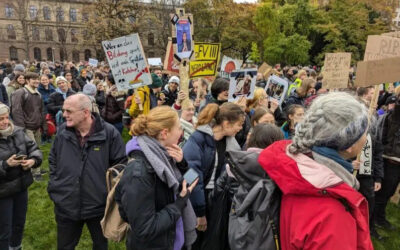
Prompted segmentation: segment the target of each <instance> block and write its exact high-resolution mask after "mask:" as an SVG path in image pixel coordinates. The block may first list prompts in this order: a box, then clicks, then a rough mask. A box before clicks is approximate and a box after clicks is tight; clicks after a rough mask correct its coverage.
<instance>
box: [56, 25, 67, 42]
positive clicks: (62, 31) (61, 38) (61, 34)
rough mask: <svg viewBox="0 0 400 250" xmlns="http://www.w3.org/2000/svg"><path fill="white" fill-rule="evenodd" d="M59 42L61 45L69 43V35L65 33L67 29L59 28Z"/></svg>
mask: <svg viewBox="0 0 400 250" xmlns="http://www.w3.org/2000/svg"><path fill="white" fill-rule="evenodd" d="M57 34H58V41H59V42H61V43H65V42H66V41H67V34H66V33H65V29H63V28H59V29H57Z"/></svg>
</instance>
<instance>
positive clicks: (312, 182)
mask: <svg viewBox="0 0 400 250" xmlns="http://www.w3.org/2000/svg"><path fill="white" fill-rule="evenodd" d="M290 143H291V141H288V140H286V141H279V142H275V143H274V144H272V145H271V146H269V147H268V148H266V149H265V150H264V151H263V152H261V154H260V156H259V159H258V162H259V163H260V165H261V166H262V168H263V169H264V170H265V171H266V172H267V174H268V175H269V176H270V177H271V179H272V180H274V181H275V183H276V184H277V185H278V186H279V188H280V189H281V190H282V192H283V194H286V195H287V194H294V195H306V196H320V195H321V193H322V192H326V190H329V193H330V194H331V195H333V196H336V197H344V198H346V199H347V200H349V201H351V203H355V204H359V203H361V201H362V200H363V196H362V195H361V194H359V193H358V192H354V190H355V189H357V188H358V187H359V183H358V181H357V180H356V179H355V177H354V176H353V175H352V174H351V173H349V172H347V173H346V170H345V169H344V168H343V167H342V166H341V165H339V164H337V163H336V162H334V161H332V160H330V159H328V158H326V157H324V156H322V155H318V154H315V153H313V158H314V159H312V158H310V157H308V156H307V155H304V154H297V155H291V154H289V153H288V152H287V146H288V145H289V144H290ZM335 164H336V165H335ZM342 184H343V185H342ZM346 184H347V185H346Z"/></svg>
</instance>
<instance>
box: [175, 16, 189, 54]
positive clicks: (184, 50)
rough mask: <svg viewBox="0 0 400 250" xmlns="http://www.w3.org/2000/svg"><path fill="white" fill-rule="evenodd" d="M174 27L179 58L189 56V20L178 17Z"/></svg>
mask: <svg viewBox="0 0 400 250" xmlns="http://www.w3.org/2000/svg"><path fill="white" fill-rule="evenodd" d="M175 27H176V43H177V48H178V56H179V57H180V58H189V57H190V55H191V54H192V49H193V48H192V34H191V31H190V22H189V20H187V19H180V20H178V22H177V23H176V24H175Z"/></svg>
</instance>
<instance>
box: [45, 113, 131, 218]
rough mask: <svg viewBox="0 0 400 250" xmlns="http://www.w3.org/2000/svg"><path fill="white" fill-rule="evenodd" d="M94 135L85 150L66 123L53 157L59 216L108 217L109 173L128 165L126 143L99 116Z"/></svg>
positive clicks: (51, 189)
mask: <svg viewBox="0 0 400 250" xmlns="http://www.w3.org/2000/svg"><path fill="white" fill-rule="evenodd" d="M93 115H94V116H95V118H96V123H95V130H94V133H93V134H92V135H91V136H90V137H89V139H88V141H87V142H86V143H85V144H84V145H83V147H82V148H81V146H80V144H79V142H78V138H77V136H76V133H75V130H74V129H73V128H69V127H66V124H65V123H64V124H62V125H61V126H60V127H59V129H58V131H57V136H56V138H55V140H54V142H53V146H52V148H51V151H50V155H49V166H50V181H49V185H48V188H47V191H48V192H49V195H50V198H51V200H52V201H53V202H54V204H55V211H56V214H57V215H60V216H62V217H67V218H70V219H72V220H83V219H89V218H94V217H99V216H103V215H104V209H105V206H106V198H107V188H106V178H105V176H106V171H107V169H108V168H110V167H111V166H113V165H115V164H118V163H125V162H126V157H125V150H124V142H123V141H122V138H121V135H120V134H119V132H118V131H117V129H116V128H114V127H113V126H112V125H110V124H108V123H106V122H104V121H103V120H102V119H101V118H100V116H99V115H98V114H95V113H93Z"/></svg>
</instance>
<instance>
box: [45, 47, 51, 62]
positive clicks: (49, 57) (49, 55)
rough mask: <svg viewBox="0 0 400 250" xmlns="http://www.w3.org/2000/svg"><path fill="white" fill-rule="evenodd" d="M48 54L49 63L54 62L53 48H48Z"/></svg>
mask: <svg viewBox="0 0 400 250" xmlns="http://www.w3.org/2000/svg"><path fill="white" fill-rule="evenodd" d="M46 54H47V61H52V60H53V48H47V49H46Z"/></svg>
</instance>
